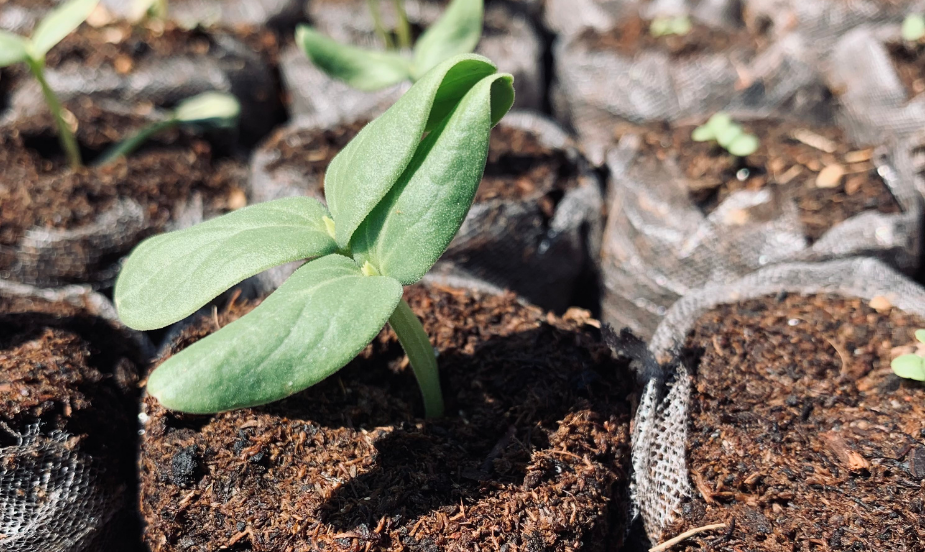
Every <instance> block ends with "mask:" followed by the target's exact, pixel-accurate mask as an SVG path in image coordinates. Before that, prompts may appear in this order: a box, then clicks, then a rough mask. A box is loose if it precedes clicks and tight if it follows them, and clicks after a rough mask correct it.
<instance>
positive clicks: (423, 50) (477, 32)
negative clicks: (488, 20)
mask: <svg viewBox="0 0 925 552" xmlns="http://www.w3.org/2000/svg"><path fill="white" fill-rule="evenodd" d="M484 12H485V3H484V1H483V0H453V1H452V2H450V4H449V6H447V8H446V11H445V12H443V16H441V17H440V19H439V20H437V22H436V23H434V24H433V25H432V26H431V27H430V28H428V29H427V30H426V31H425V32H424V34H422V35H421V38H419V39H418V41H417V43H416V44H415V45H414V65H413V66H412V67H413V70H412V72H413V76H414V78H415V79H418V78H420V77H421V76H423V75H425V74H426V73H427V72H428V71H430V70H431V69H433V68H434V67H435V66H437V64H439V63H440V62H442V61H444V60H447V59H449V58H451V57H453V56H455V55H459V54H468V53H470V52H472V51H473V50H475V47H476V46H477V45H478V43H479V40H480V39H481V38H482V17H483V14H484Z"/></svg>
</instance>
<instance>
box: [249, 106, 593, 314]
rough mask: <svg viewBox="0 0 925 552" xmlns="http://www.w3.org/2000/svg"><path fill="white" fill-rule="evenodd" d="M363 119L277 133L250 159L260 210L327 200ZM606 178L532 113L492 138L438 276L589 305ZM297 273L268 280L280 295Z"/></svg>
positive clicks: (510, 118) (559, 305)
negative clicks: (331, 169) (333, 173)
mask: <svg viewBox="0 0 925 552" xmlns="http://www.w3.org/2000/svg"><path fill="white" fill-rule="evenodd" d="M365 122H366V121H365V120H360V121H356V122H353V123H349V124H343V125H335V126H326V125H324V124H320V123H317V122H313V121H311V120H308V119H303V120H301V121H300V122H297V123H295V124H293V125H291V126H290V127H287V128H284V129H282V130H280V131H278V132H277V133H276V134H274V135H273V136H272V137H271V138H270V139H269V140H268V141H267V142H266V143H265V144H264V145H263V146H262V147H261V148H260V149H259V150H257V152H256V153H255V154H254V156H253V158H252V161H251V177H250V189H249V194H250V198H251V201H253V202H255V203H257V202H262V201H268V200H272V199H277V198H279V197H290V196H299V195H308V196H311V197H315V198H317V199H319V200H323V199H324V194H323V186H324V171H325V170H326V169H327V166H328V164H329V163H330V161H331V160H332V159H333V158H334V156H335V155H336V154H337V153H338V152H339V151H340V149H341V148H343V147H344V146H346V144H347V143H348V142H349V141H350V140H351V139H352V138H353V137H354V136H355V135H356V133H357V132H359V131H360V129H361V128H362V127H363V125H364V124H365ZM602 206H603V199H602V192H601V183H600V180H599V177H598V176H597V175H596V174H595V173H594V172H592V171H591V170H590V169H589V168H588V166H587V162H586V161H585V160H584V158H583V157H581V155H580V154H579V153H578V150H577V149H576V148H575V146H574V145H573V143H572V141H571V140H570V139H569V137H568V136H567V135H566V133H565V132H564V131H563V130H562V129H561V128H560V127H559V126H558V125H556V124H555V123H553V122H552V121H550V120H548V119H546V118H543V117H541V116H539V115H535V114H532V113H527V112H512V113H509V114H508V115H507V116H506V117H505V118H504V119H503V120H502V121H501V123H500V124H499V125H498V126H497V127H496V128H495V129H494V130H493V131H492V136H491V143H490V148H489V155H488V162H487V165H486V168H485V176H484V178H483V180H482V182H481V184H480V186H479V190H478V192H477V194H476V197H475V203H474V205H473V207H472V209H471V210H470V211H469V215H468V216H467V217H466V220H465V221H464V222H463V225H462V228H461V229H460V231H459V233H458V234H457V235H456V237H455V238H454V240H453V242H452V243H451V244H450V246H449V249H448V250H447V252H446V253H445V254H444V256H443V257H442V258H441V260H440V261H439V263H438V264H437V266H436V267H435V268H434V272H435V273H437V274H442V275H450V274H455V275H457V276H462V277H468V278H477V279H481V280H485V281H486V282H488V283H490V284H492V285H496V286H499V287H502V288H509V289H511V290H514V291H516V292H517V293H519V294H521V295H523V296H524V297H525V298H527V299H529V300H530V301H532V302H534V303H536V304H538V305H539V306H541V307H544V308H548V309H553V310H560V311H561V310H564V309H565V308H567V307H568V306H569V305H573V304H575V302H574V301H575V300H576V297H579V298H580V297H584V296H585V295H583V294H587V293H588V290H587V289H585V287H586V285H585V284H584V281H583V280H582V279H583V278H584V277H586V276H587V275H588V274H590V273H593V272H594V270H595V265H594V262H595V259H596V258H597V252H598V251H599V250H600V245H599V244H600V235H601V232H602V227H603V212H602ZM292 270H293V267H289V268H288V269H285V270H276V271H271V272H270V273H268V275H264V276H263V277H262V279H263V281H264V282H265V284H264V285H265V287H269V288H275V287H276V286H278V285H279V284H280V283H282V280H283V279H285V278H286V277H288V275H289V274H291V272H292Z"/></svg>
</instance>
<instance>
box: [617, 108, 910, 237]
mask: <svg viewBox="0 0 925 552" xmlns="http://www.w3.org/2000/svg"><path fill="white" fill-rule="evenodd" d="M741 124H742V126H743V127H744V128H745V131H746V132H749V133H751V134H754V135H755V136H757V137H758V138H759V140H760V141H761V145H760V147H759V148H758V151H756V152H755V153H753V154H752V155H749V156H748V157H744V158H739V157H735V156H733V155H730V154H729V153H728V152H726V150H724V149H722V148H721V147H719V146H718V145H716V144H715V143H713V142H695V141H693V140H692V139H691V133H692V132H693V130H694V128H695V126H694V125H680V126H676V127H672V126H670V125H667V124H656V125H649V126H646V127H637V126H635V125H625V126H622V127H620V128H618V129H616V135H617V137H619V136H620V135H622V134H625V133H627V132H636V133H640V134H641V135H642V151H641V153H640V158H639V159H640V161H639V162H640V163H643V164H644V166H652V167H653V169H657V168H658V167H659V166H660V165H662V164H663V163H664V162H665V161H666V160H668V159H671V160H673V161H674V162H675V163H676V164H677V166H678V167H679V168H680V169H681V171H682V172H683V174H684V176H685V177H687V179H688V183H689V186H690V194H691V198H692V199H693V200H694V201H695V202H696V203H697V204H698V205H699V206H700V208H701V209H702V210H703V211H704V213H707V214H708V213H710V212H712V211H713V210H714V209H715V208H716V207H717V206H718V205H719V204H720V203H721V202H722V201H723V200H725V199H726V198H728V197H729V195H730V194H732V193H733V192H736V191H739V190H752V191H756V190H761V189H763V188H766V187H770V188H771V189H773V190H775V191H777V192H778V193H779V194H781V196H782V197H784V198H792V200H793V201H794V202H795V203H796V206H797V209H798V211H799V217H800V222H802V224H803V230H804V233H805V235H806V237H807V239H808V240H809V241H810V242H814V241H816V240H818V239H819V238H820V237H822V235H823V234H825V232H827V231H828V230H829V229H831V228H832V227H833V226H835V225H836V224H838V223H840V222H844V221H845V220H847V219H849V218H851V217H853V216H855V215H858V214H860V213H863V212H865V211H877V212H880V213H899V212H901V210H902V209H901V207H900V206H899V203H898V202H897V201H896V198H895V197H893V194H892V193H891V192H890V189H889V188H888V187H887V185H886V184H885V183H884V182H883V179H882V178H881V177H880V175H879V174H877V167H876V166H875V165H874V162H873V159H874V157H873V149H872V148H855V147H852V146H850V145H849V144H848V143H847V141H846V139H845V137H844V135H843V134H842V132H841V131H840V130H838V129H836V128H831V127H824V128H816V127H813V128H810V127H804V126H801V125H799V124H796V123H791V122H785V121H775V120H764V121H746V122H742V123H741ZM797 137H799V139H798V138H797ZM809 144H813V145H809ZM820 147H822V148H825V149H829V150H831V151H824V150H823V149H820ZM832 167H838V168H839V169H841V172H842V175H843V176H841V177H840V178H838V179H837V180H836V181H834V182H833V183H830V184H829V185H827V186H820V185H819V180H820V173H822V172H823V171H825V170H826V169H827V168H832Z"/></svg>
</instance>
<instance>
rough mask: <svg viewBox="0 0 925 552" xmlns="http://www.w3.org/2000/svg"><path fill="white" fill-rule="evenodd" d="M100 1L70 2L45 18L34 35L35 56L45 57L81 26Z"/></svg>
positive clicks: (71, 0) (80, 0) (73, 0)
mask: <svg viewBox="0 0 925 552" xmlns="http://www.w3.org/2000/svg"><path fill="white" fill-rule="evenodd" d="M99 2H100V0H70V2H67V3H65V4H62V5H61V6H59V7H57V8H55V9H54V10H52V11H51V12H50V13H49V14H48V15H46V16H45V19H43V20H42V21H41V22H40V23H39V24H38V25H36V27H35V31H34V32H33V33H32V47H33V49H34V52H35V54H34V55H37V56H40V57H44V56H45V54H47V53H48V51H49V50H51V49H52V48H54V47H55V45H56V44H58V43H59V42H61V40H62V39H63V38H64V37H66V36H67V35H69V34H71V32H72V31H74V29H76V28H77V27H79V26H80V24H81V23H83V22H84V21H85V20H86V19H87V17H89V16H90V13H92V12H93V10H94V9H95V8H96V5H97V4H99Z"/></svg>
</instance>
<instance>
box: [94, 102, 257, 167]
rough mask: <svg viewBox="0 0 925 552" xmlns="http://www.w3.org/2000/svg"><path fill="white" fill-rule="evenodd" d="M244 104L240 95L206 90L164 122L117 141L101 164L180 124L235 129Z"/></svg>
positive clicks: (102, 157) (101, 160)
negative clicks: (238, 97)
mask: <svg viewBox="0 0 925 552" xmlns="http://www.w3.org/2000/svg"><path fill="white" fill-rule="evenodd" d="M240 113H241V105H240V104H239V103H238V100H237V98H235V97H234V96H232V95H231V94H225V93H222V92H205V93H203V94H199V95H198V96H193V97H192V98H187V99H186V100H183V101H182V102H180V103H179V104H178V105H177V107H176V109H174V110H173V111H172V112H171V113H170V115H169V116H168V117H167V118H166V119H164V120H163V121H157V122H154V123H151V124H150V125H148V126H146V127H144V128H143V129H141V130H140V131H138V133H136V134H135V135H134V136H131V137H129V138H127V139H125V140H123V141H122V142H119V143H118V144H115V145H114V146H112V147H111V148H109V149H108V150H107V151H106V152H105V153H103V154H102V155H101V156H100V157H99V159H97V161H96V164H97V165H106V164H108V163H112V162H113V161H115V160H116V159H118V158H120V157H123V156H126V155H128V154H130V153H131V152H133V151H135V150H136V149H138V147H139V146H141V144H143V143H144V142H145V141H146V140H148V139H149V138H151V137H152V136H154V135H155V134H157V133H159V132H163V131H165V130H167V129H171V128H175V127H178V126H186V127H192V128H196V129H208V128H234V127H235V126H237V124H238V115H239V114H240Z"/></svg>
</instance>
